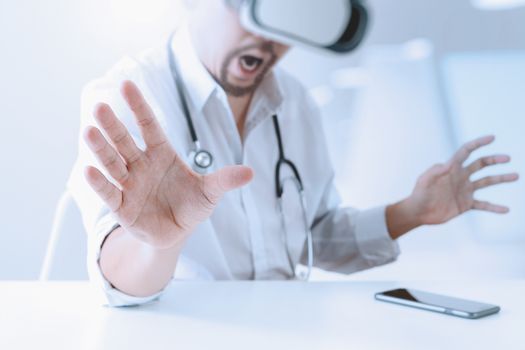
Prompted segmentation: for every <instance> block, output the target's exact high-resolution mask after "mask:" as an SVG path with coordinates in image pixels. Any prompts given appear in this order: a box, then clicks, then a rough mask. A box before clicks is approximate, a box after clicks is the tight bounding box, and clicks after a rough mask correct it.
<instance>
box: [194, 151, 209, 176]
mask: <svg viewBox="0 0 525 350" xmlns="http://www.w3.org/2000/svg"><path fill="white" fill-rule="evenodd" d="M189 160H190V162H191V166H192V169H193V170H195V171H196V172H198V173H199V174H208V173H209V171H210V169H211V166H212V165H213V156H212V154H211V153H210V152H208V151H206V150H203V149H198V150H194V151H191V152H190V155H189Z"/></svg>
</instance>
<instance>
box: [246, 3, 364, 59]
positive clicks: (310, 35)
mask: <svg viewBox="0 0 525 350" xmlns="http://www.w3.org/2000/svg"><path fill="white" fill-rule="evenodd" d="M236 7H237V8H238V10H239V14H240V18H241V24H242V25H243V27H244V28H245V29H246V30H248V31H250V32H252V33H255V34H258V35H261V36H263V37H265V38H268V39H271V40H275V41H278V42H281V43H283V44H289V45H301V46H308V47H314V48H318V49H324V50H328V51H331V52H337V53H347V52H350V51H352V50H354V49H355V48H356V47H357V46H358V45H359V44H360V43H361V41H362V40H363V37H364V36H365V32H366V28H367V24H368V12H367V10H366V8H365V6H364V1H363V0H239V1H237V5H236Z"/></svg>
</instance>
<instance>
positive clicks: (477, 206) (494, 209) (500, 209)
mask: <svg viewBox="0 0 525 350" xmlns="http://www.w3.org/2000/svg"><path fill="white" fill-rule="evenodd" d="M472 209H474V210H482V211H489V212H491V213H496V214H507V213H508V212H509V211H510V209H509V208H508V207H505V206H502V205H497V204H492V203H490V202H483V201H474V205H473V206H472Z"/></svg>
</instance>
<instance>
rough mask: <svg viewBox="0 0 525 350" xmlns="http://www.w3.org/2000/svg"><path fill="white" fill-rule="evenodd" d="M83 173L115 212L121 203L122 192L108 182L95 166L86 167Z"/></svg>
mask: <svg viewBox="0 0 525 350" xmlns="http://www.w3.org/2000/svg"><path fill="white" fill-rule="evenodd" d="M84 175H85V177H86V180H87V182H88V183H89V185H90V186H91V188H93V190H94V191H95V192H96V193H97V194H98V196H99V197H100V198H101V199H102V200H103V201H104V202H105V203H106V205H107V206H108V208H109V209H111V211H114V212H116V211H117V210H118V209H119V208H120V205H121V203H122V192H120V190H119V189H118V188H117V187H115V185H113V184H112V183H111V182H109V181H108V179H106V177H105V176H104V175H103V174H102V173H101V172H100V171H99V170H98V169H97V168H94V167H92V166H88V167H86V169H85V172H84Z"/></svg>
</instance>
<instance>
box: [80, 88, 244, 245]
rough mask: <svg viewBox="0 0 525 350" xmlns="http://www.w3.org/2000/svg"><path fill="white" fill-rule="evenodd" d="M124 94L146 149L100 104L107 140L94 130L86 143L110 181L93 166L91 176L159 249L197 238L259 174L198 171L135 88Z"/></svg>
mask: <svg viewBox="0 0 525 350" xmlns="http://www.w3.org/2000/svg"><path fill="white" fill-rule="evenodd" d="M122 95H123V96H124V98H125V100H126V102H127V103H128V105H129V107H130V108H131V110H132V111H133V114H134V116H135V119H136V123H137V125H138V126H139V129H140V132H141V134H142V137H143V139H144V142H145V145H146V148H145V149H144V150H141V149H139V148H138V147H137V145H136V144H135V142H134V141H133V138H132V137H131V135H130V134H129V132H128V130H127V129H126V127H125V126H124V125H123V124H122V122H121V121H120V120H119V119H118V118H117V117H116V116H115V114H114V113H113V111H112V110H111V108H110V106H108V105H106V104H99V105H98V106H97V108H96V110H95V119H96V121H97V124H98V125H99V127H100V128H101V130H102V131H103V132H104V133H105V136H104V135H103V134H102V132H101V130H99V129H98V128H96V127H88V128H87V129H86V131H85V140H86V143H87V144H88V146H89V148H90V150H91V151H92V152H93V153H94V154H95V155H96V158H97V159H98V160H99V163H100V164H101V167H102V169H104V170H105V171H106V173H107V174H108V175H109V176H110V178H108V177H106V176H105V175H104V174H103V173H102V172H101V171H100V170H99V169H97V168H96V167H92V166H89V167H87V168H86V171H85V176H86V179H87V181H88V183H89V184H90V185H91V187H92V188H93V190H94V191H95V192H96V193H97V194H98V195H99V196H100V198H101V199H102V200H103V201H104V202H105V203H106V205H107V206H108V207H109V208H110V209H111V210H112V211H113V212H114V213H115V215H116V217H117V220H118V222H119V224H120V225H121V226H122V227H123V228H124V229H125V230H126V231H128V232H129V233H131V234H133V235H134V236H135V237H137V238H138V239H140V240H142V241H144V242H146V243H148V244H150V245H152V246H154V247H157V248H168V247H171V246H173V245H175V244H177V243H178V242H181V241H183V240H184V239H185V238H186V237H187V236H188V235H189V234H191V232H192V231H193V230H194V229H195V227H196V226H197V225H198V224H199V223H200V222H202V221H204V220H205V219H206V218H208V217H209V216H210V215H211V213H212V212H213V210H214V208H215V206H216V205H217V203H218V201H219V200H220V198H221V197H222V196H223V195H224V194H225V193H226V192H228V191H231V190H233V189H235V188H238V187H240V186H243V185H245V184H246V183H248V182H249V181H250V180H251V178H252V176H253V173H252V170H251V169H250V168H248V167H245V166H230V167H225V168H223V169H221V170H219V171H217V172H215V173H213V174H210V175H200V174H198V173H196V172H194V171H193V170H192V169H190V168H189V167H188V166H187V165H186V164H185V162H184V161H183V160H182V159H181V158H180V157H179V156H178V155H177V153H176V152H175V150H174V149H173V147H172V146H171V145H170V143H169V142H168V140H167V137H166V135H165V134H164V132H163V130H162V128H161V127H160V125H159V123H158V121H157V119H156V118H155V116H154V114H153V111H152V110H151V108H150V106H149V105H148V104H147V103H146V101H145V100H144V97H143V96H142V94H141V92H140V91H139V89H138V88H137V87H136V86H135V84H133V83H132V82H130V81H126V82H124V83H123V85H122Z"/></svg>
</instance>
